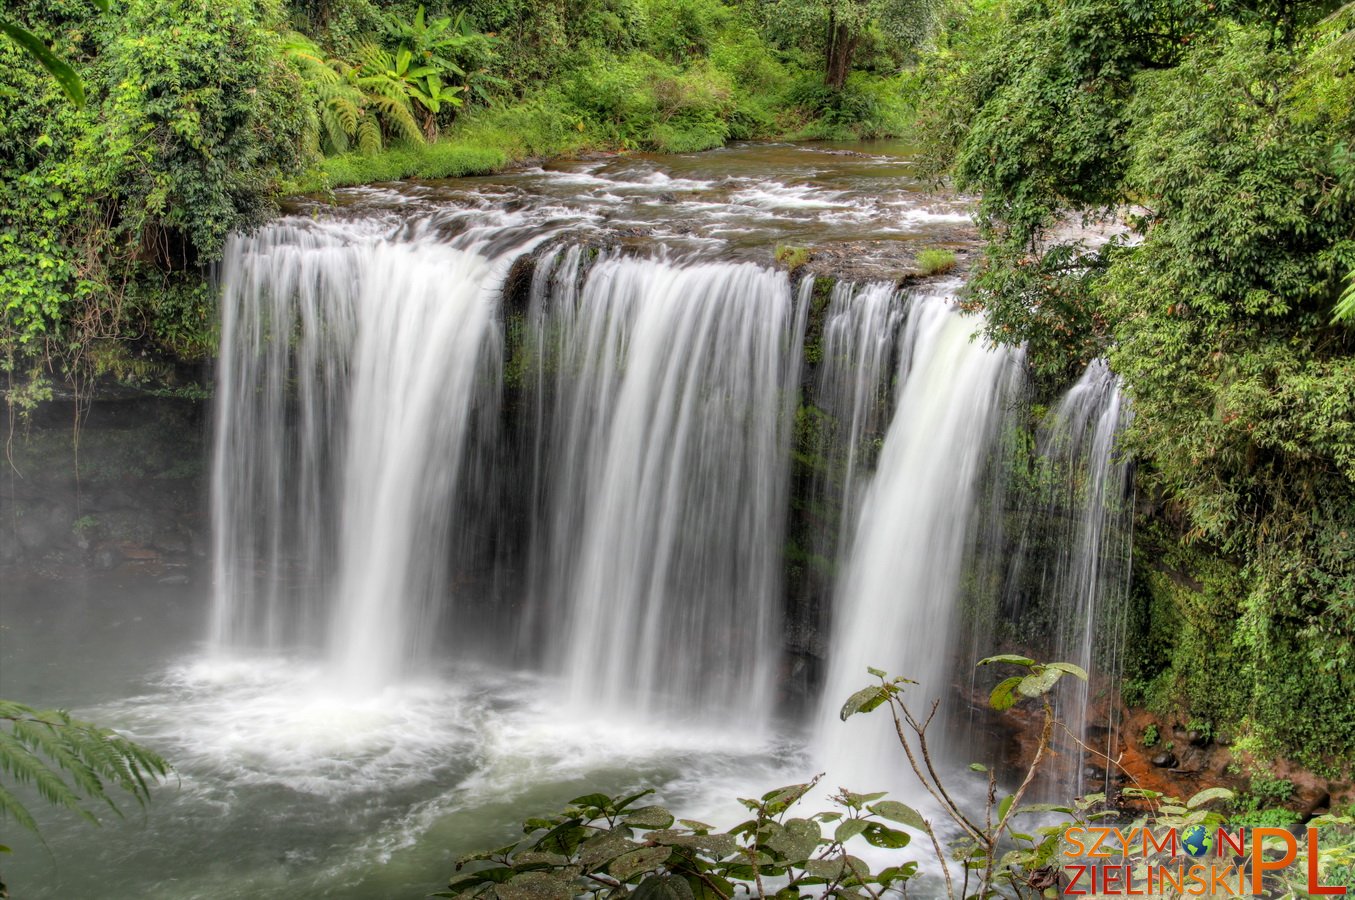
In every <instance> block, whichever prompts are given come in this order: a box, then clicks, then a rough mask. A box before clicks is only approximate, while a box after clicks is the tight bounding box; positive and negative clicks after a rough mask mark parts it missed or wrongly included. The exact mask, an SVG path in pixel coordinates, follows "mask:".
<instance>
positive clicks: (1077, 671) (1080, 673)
mask: <svg viewBox="0 0 1355 900" xmlns="http://www.w3.org/2000/svg"><path fill="white" fill-rule="evenodd" d="M1048 668H1050V669H1058V670H1059V671H1060V672H1063V673H1064V674H1066V675H1072V676H1073V677H1075V678H1081V679H1082V680H1083V681H1086V680H1087V670H1086V669H1084V668H1082V667H1081V666H1075V665H1073V664H1072V663H1067V662H1052V663H1049V665H1048Z"/></svg>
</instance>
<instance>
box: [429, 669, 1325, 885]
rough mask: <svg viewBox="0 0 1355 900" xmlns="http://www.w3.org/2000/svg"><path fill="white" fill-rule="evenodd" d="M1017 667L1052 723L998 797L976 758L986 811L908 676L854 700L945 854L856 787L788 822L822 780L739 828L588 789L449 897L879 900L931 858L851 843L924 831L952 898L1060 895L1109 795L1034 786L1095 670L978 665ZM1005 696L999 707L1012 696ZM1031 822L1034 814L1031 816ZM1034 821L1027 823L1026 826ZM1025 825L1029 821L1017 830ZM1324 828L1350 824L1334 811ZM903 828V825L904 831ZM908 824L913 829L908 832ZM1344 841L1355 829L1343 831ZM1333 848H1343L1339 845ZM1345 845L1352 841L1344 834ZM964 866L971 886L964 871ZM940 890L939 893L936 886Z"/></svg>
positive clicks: (1200, 803)
mask: <svg viewBox="0 0 1355 900" xmlns="http://www.w3.org/2000/svg"><path fill="white" fill-rule="evenodd" d="M986 664H1006V665H1016V666H1020V667H1022V668H1024V669H1025V670H1027V671H1026V674H1025V675H1021V676H1015V680H1016V681H1018V682H1022V683H1023V684H1025V685H1026V687H1023V688H1022V689H1021V690H1020V694H1021V695H1022V696H1028V697H1037V698H1042V699H1043V703H1042V706H1043V709H1044V728H1043V730H1042V732H1041V737H1040V741H1039V747H1038V749H1037V752H1036V754H1035V758H1034V760H1033V762H1032V764H1031V766H1030V768H1029V769H1028V770H1027V772H1026V773H1025V777H1024V779H1023V780H1022V781H1021V784H1020V786H1019V787H1018V788H1017V789H1016V790H1015V791H1014V792H1013V793H1011V794H1008V795H1005V796H1003V797H1002V799H1001V800H998V784H997V777H996V774H995V773H993V772H991V771H990V770H989V769H988V768H987V767H985V766H982V765H979V764H977V763H976V764H973V765H971V766H970V768H971V769H972V770H974V771H975V772H978V773H981V774H983V775H986V776H987V802H986V807H985V808H983V809H980V810H977V811H974V812H973V813H972V814H969V813H966V811H964V810H962V809H961V808H960V806H959V805H958V804H956V803H955V801H954V800H953V798H952V792H951V791H950V790H948V789H947V787H946V786H945V785H944V784H943V783H942V782H941V780H940V778H939V776H938V774H937V770H936V767H935V765H934V762H933V759H932V757H931V754H930V750H929V748H928V744H927V728H928V726H929V725H930V723H931V721H932V718H931V716H925V717H923V718H921V719H919V718H918V717H916V716H914V715H913V713H912V711H911V710H910V709H909V708H908V705H907V702H906V700H905V691H906V686H907V685H910V684H913V683H914V682H912V681H909V680H908V679H906V678H901V677H891V676H889V675H888V674H886V673H885V672H882V671H880V670H879V669H869V670H868V671H869V672H870V674H871V675H872V676H874V677H875V678H876V680H877V682H878V683H876V684H872V685H870V686H868V687H866V688H863V689H862V690H861V691H858V692H856V693H855V694H853V695H852V697H850V698H849V699H848V700H847V702H846V703H845V704H844V705H843V708H842V718H844V719H846V718H848V717H850V716H852V715H856V714H861V713H869V712H871V711H873V710H877V709H881V708H884V709H887V710H888V711H889V712H890V714H891V716H892V717H893V719H894V722H895V725H896V731H897V734H898V739H899V743H900V747H901V749H902V750H903V751H904V755H905V756H906V758H907V760H908V763H909V767H910V768H911V769H912V771H913V773H914V775H915V776H916V777H917V779H918V780H919V782H920V783H921V784H922V786H923V787H924V788H925V789H926V790H927V791H928V793H929V794H931V796H932V798H933V800H935V801H936V805H937V807H938V809H939V810H940V811H941V812H942V814H943V815H945V816H946V817H948V818H949V819H950V820H951V821H952V822H953V823H954V825H955V826H956V827H957V828H958V829H959V831H960V832H961V834H960V835H959V836H958V837H957V838H952V839H951V840H949V841H948V842H947V843H948V849H949V853H948V852H947V851H946V850H943V849H942V845H941V843H940V840H939V838H938V832H937V831H936V829H935V828H934V826H933V825H932V823H931V822H930V821H929V820H927V819H926V818H924V817H923V816H922V815H921V814H920V813H919V812H918V811H917V810H915V809H913V808H912V807H910V806H908V805H906V804H904V803H900V802H898V801H895V800H887V799H884V798H885V795H884V794H882V793H873V794H857V793H853V792H852V791H849V790H846V789H843V790H841V791H839V793H838V794H836V795H834V796H832V797H831V798H830V799H831V800H832V801H833V803H834V804H835V805H836V807H837V808H836V809H834V810H829V811H826V812H820V813H815V814H813V815H810V816H806V817H803V818H788V816H789V815H790V813H791V811H792V809H793V807H794V806H795V805H796V804H797V803H799V801H800V800H801V799H802V798H803V797H805V796H806V795H807V794H808V793H809V792H810V791H811V790H812V789H813V787H814V786H815V784H816V783H817V781H818V779H817V778H815V779H813V780H811V781H809V782H807V783H804V784H794V785H788V786H786V787H783V788H776V789H774V790H771V791H768V792H767V793H765V794H763V795H762V797H761V798H760V799H741V800H740V802H741V803H742V804H743V805H744V806H745V807H746V808H747V809H748V810H749V811H750V812H751V813H752V815H753V817H752V818H751V819H749V820H747V821H745V822H742V823H741V824H739V825H736V826H734V827H733V828H730V829H729V830H727V831H717V830H716V829H715V827H714V826H711V825H707V824H704V823H701V822H695V821H691V820H687V819H683V820H681V821H676V822H675V817H674V815H673V814H672V813H671V812H669V811H668V810H666V809H664V808H662V807H658V806H646V807H639V808H635V807H634V804H635V803H636V802H638V801H639V800H641V799H643V798H644V797H646V796H648V795H649V794H650V793H651V792H650V791H642V792H640V793H637V794H632V795H631V796H628V797H616V798H613V797H608V796H606V795H604V794H588V795H585V796H583V797H577V798H575V799H574V800H572V801H570V805H569V806H568V807H566V808H565V809H564V810H563V811H562V812H560V813H559V814H557V815H554V816H550V817H546V818H532V819H528V820H527V822H526V823H525V824H524V826H523V832H524V834H526V835H527V837H526V838H525V839H523V840H520V841H517V842H515V843H512V844H509V845H507V846H505V847H500V848H498V849H495V850H489V851H484V852H480V853H472V854H470V855H468V856H464V857H462V858H461V859H460V860H459V861H458V862H457V870H458V871H461V870H463V869H465V870H466V871H465V872H464V873H463V874H460V875H456V876H454V877H453V878H452V879H451V882H450V883H449V890H447V891H444V892H442V893H439V894H437V895H436V896H439V897H461V898H473V897H486V898H492V897H500V898H520V897H523V896H525V895H530V896H533V897H542V898H557V900H568V898H571V897H577V896H585V897H600V896H607V897H617V896H622V895H634V896H635V897H637V898H644V897H650V898H652V897H656V896H662V897H671V898H687V900H696V898H701V900H732V898H734V897H735V896H752V897H765V896H769V895H773V894H774V895H775V896H776V897H781V898H792V897H803V896H807V895H813V896H833V897H862V896H868V897H877V898H878V897H880V896H881V895H882V892H883V890H885V889H889V890H894V891H898V892H899V893H901V894H904V895H906V894H907V893H908V892H909V882H910V881H911V880H912V879H914V878H915V877H917V875H918V873H919V870H920V864H919V862H918V861H916V860H912V859H899V860H897V861H893V860H891V861H890V863H891V864H889V865H887V866H885V867H884V868H882V869H879V870H878V871H872V870H871V868H870V866H869V865H868V864H867V863H866V862H865V861H864V860H862V859H860V858H859V857H856V856H853V855H851V853H850V852H849V843H850V842H851V841H853V840H857V839H860V840H864V841H865V842H866V843H868V844H870V845H871V846H873V847H877V848H882V849H885V850H903V849H906V848H909V847H910V846H911V845H912V838H913V835H914V834H920V835H923V836H924V837H926V838H927V841H928V843H929V844H930V847H929V850H928V852H930V853H932V855H933V858H934V860H935V862H936V869H935V870H933V873H932V874H934V875H935V874H939V875H940V876H941V878H942V879H943V883H944V888H945V891H944V896H945V897H947V898H949V900H960V898H962V897H1016V898H1018V900H1033V898H1036V897H1040V896H1048V892H1049V891H1053V890H1056V888H1057V885H1058V873H1057V866H1058V854H1059V852H1060V849H1061V847H1062V839H1063V835H1064V832H1065V829H1067V828H1068V827H1069V826H1070V825H1080V826H1084V827H1085V826H1086V825H1088V824H1089V823H1091V822H1094V821H1096V820H1098V819H1101V818H1104V817H1107V816H1119V813H1118V812H1116V811H1114V810H1103V809H1102V807H1103V806H1104V805H1105V801H1106V797H1105V795H1104V794H1093V795H1090V796H1087V797H1080V798H1077V799H1075V800H1073V801H1071V802H1069V803H1067V804H1057V803H1055V804H1049V803H1032V804H1026V803H1023V802H1022V801H1023V798H1024V796H1025V794H1026V792H1027V789H1028V788H1029V787H1030V786H1031V784H1032V782H1033V780H1034V777H1035V775H1036V773H1037V771H1038V769H1039V767H1040V764H1041V762H1042V760H1043V759H1045V758H1046V756H1047V751H1048V750H1049V747H1050V739H1051V735H1052V733H1053V728H1054V727H1055V726H1056V725H1057V723H1056V722H1055V720H1054V718H1053V706H1052V704H1051V703H1049V702H1048V700H1047V695H1048V693H1049V691H1051V690H1052V689H1053V688H1054V686H1055V685H1056V684H1057V683H1058V681H1059V679H1060V678H1061V677H1062V675H1064V674H1071V675H1074V676H1075V677H1080V678H1085V677H1086V673H1085V672H1083V671H1082V670H1081V669H1079V668H1078V667H1076V666H1072V665H1069V664H1066V663H1039V662H1036V661H1035V660H1032V659H1029V658H1026V657H1021V656H1015V655H1004V656H995V657H991V658H989V659H986V660H983V662H982V663H980V665H986ZM1005 702H1006V701H1005V699H1001V700H999V699H996V698H995V704H996V705H1001V704H1004V703H1005ZM1124 793H1125V795H1126V796H1127V797H1128V798H1129V799H1130V802H1132V803H1136V804H1139V805H1141V807H1142V808H1144V809H1145V812H1144V813H1143V814H1142V815H1140V816H1139V817H1138V818H1137V819H1136V821H1135V822H1134V825H1133V827H1135V828H1145V827H1152V828H1155V829H1156V828H1182V827H1185V826H1189V825H1195V824H1203V825H1205V826H1206V827H1214V826H1217V825H1220V824H1222V823H1223V822H1224V821H1226V818H1225V816H1224V815H1223V814H1221V813H1220V812H1218V811H1217V810H1216V809H1214V808H1211V807H1212V806H1214V805H1217V804H1224V803H1228V802H1230V801H1232V800H1233V799H1234V797H1233V792H1232V791H1230V790H1228V789H1226V788H1218V787H1215V788H1206V789H1205V790H1202V791H1199V792H1198V793H1196V794H1195V795H1194V796H1192V797H1191V798H1190V799H1189V800H1186V801H1181V800H1179V799H1177V798H1174V797H1164V796H1163V795H1161V794H1159V793H1156V792H1152V791H1144V790H1138V789H1130V790H1126V791H1125V792H1124ZM1022 817H1028V818H1025V819H1024V820H1023V819H1022ZM1027 822H1028V823H1030V824H1025V823H1027ZM1018 823H1020V827H1018ZM1324 824H1346V825H1348V824H1349V820H1341V819H1332V820H1329V821H1328V822H1327V823H1324ZM830 825H831V832H829V831H828V830H827V829H826V828H825V826H830ZM896 825H898V826H902V828H898V827H895V826H896ZM905 829H906V830H905ZM1342 837H1343V838H1344V837H1346V836H1345V835H1342ZM1328 844H1329V845H1333V844H1335V842H1328ZM1335 846H1338V847H1345V846H1346V843H1345V841H1344V840H1343V841H1342V842H1341V843H1339V844H1335ZM1324 852H1329V853H1330V855H1329V856H1328V857H1324V861H1325V864H1328V865H1331V864H1342V863H1344V862H1345V861H1346V860H1347V856H1348V852H1349V851H1348V849H1347V850H1331V851H1324ZM953 866H959V867H960V869H961V871H962V872H963V880H959V879H958V878H957V877H956V876H955V875H953V874H952V867H953ZM927 890H928V893H929V894H930V895H937V894H939V891H938V889H937V888H936V887H935V886H933V885H929V886H928V888H927Z"/></svg>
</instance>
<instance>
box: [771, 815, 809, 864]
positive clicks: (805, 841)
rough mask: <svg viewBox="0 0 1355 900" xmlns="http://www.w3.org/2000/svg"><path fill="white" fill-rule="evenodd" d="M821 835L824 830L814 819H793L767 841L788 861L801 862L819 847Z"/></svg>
mask: <svg viewBox="0 0 1355 900" xmlns="http://www.w3.org/2000/svg"><path fill="white" fill-rule="evenodd" d="M820 837H822V832H821V831H820V830H819V823H818V822H815V821H814V820H812V819H791V820H789V821H788V822H786V824H785V826H784V827H783V828H782V829H781V830H780V832H779V833H777V834H775V835H774V836H773V837H771V838H770V839H769V840H768V841H767V846H768V847H769V848H771V849H772V850H775V851H777V852H778V853H780V854H781V855H782V857H784V858H785V860H786V861H787V862H790V863H800V862H803V861H804V860H806V859H809V857H811V856H812V855H813V854H814V851H815V850H817V849H819V838H820Z"/></svg>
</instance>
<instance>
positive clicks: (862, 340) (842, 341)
mask: <svg viewBox="0 0 1355 900" xmlns="http://www.w3.org/2000/svg"><path fill="white" fill-rule="evenodd" d="M902 310H903V305H902V303H901V300H900V297H899V293H898V291H897V289H896V288H895V287H894V285H892V284H888V283H884V282H876V283H872V284H867V285H863V286H857V285H855V284H852V283H851V282H838V283H837V284H836V285H834V286H833V293H832V296H831V298H830V300H829V303H828V312H827V318H826V321H825V322H824V327H823V361H822V363H821V366H820V369H819V377H818V385H817V389H816V391H815V400H816V402H817V404H818V406H819V407H820V408H822V409H823V410H824V411H825V412H827V413H828V414H829V415H831V416H833V417H834V419H835V420H836V421H837V423H838V427H837V428H836V429H834V430H833V432H832V433H831V434H824V435H822V436H821V439H820V440H819V442H818V443H819V452H820V454H821V455H822V456H823V457H825V458H832V460H833V462H834V463H836V467H837V469H838V471H839V472H840V475H839V476H838V477H837V478H832V479H822V482H826V483H822V482H821V483H820V484H816V485H815V493H816V495H817V496H818V497H819V498H821V499H822V502H825V503H827V504H830V505H833V506H835V507H836V508H837V509H838V518H839V521H840V523H841V525H840V527H839V528H838V529H837V535H836V536H835V541H834V543H835V546H833V547H831V548H828V550H829V552H831V553H832V555H833V556H835V557H836V556H840V555H841V552H842V550H843V549H844V548H845V547H846V546H847V545H848V544H849V543H850V541H851V527H852V525H854V524H855V518H856V510H857V505H858V502H859V499H860V498H859V496H858V494H859V480H858V477H857V476H858V475H859V474H860V470H861V468H862V464H863V462H867V460H863V458H862V457H863V456H870V455H871V454H870V453H869V450H868V448H866V447H864V446H863V445H864V443H865V442H866V440H867V437H868V436H874V435H877V434H880V433H882V432H883V430H884V427H885V425H886V424H887V423H886V422H884V421H882V420H883V419H884V416H885V412H886V411H887V410H888V408H889V407H888V396H889V387H890V385H889V375H890V374H891V370H890V365H891V363H893V362H894V361H895V360H894V353H895V348H896V346H897V343H898V334H897V331H898V327H899V323H900V319H901V318H902V315H903V313H902ZM868 462H872V463H873V462H874V460H873V458H872V459H869V460H868Z"/></svg>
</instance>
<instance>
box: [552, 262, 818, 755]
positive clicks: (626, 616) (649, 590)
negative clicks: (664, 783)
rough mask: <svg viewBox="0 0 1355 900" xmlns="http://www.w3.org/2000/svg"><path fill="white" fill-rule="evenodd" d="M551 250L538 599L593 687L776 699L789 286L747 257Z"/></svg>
mask: <svg viewBox="0 0 1355 900" xmlns="http://www.w3.org/2000/svg"><path fill="white" fill-rule="evenodd" d="M577 265H578V259H577V254H574V255H569V254H566V255H565V256H564V257H563V258H562V259H559V260H555V261H552V262H551V263H550V264H549V265H547V266H545V267H543V269H542V271H541V273H539V274H542V273H544V277H546V278H548V279H550V280H551V283H552V285H553V288H552V289H550V290H538V291H534V292H533V294H534V309H533V310H532V311H531V316H530V320H531V326H530V327H531V329H532V332H531V333H532V343H533V344H534V345H535V346H536V347H537V349H538V354H539V356H538V362H537V365H538V368H539V371H541V372H550V373H553V377H552V378H547V379H545V380H544V381H543V382H542V383H541V385H540V392H541V393H540V397H539V402H540V403H541V411H540V419H539V422H540V425H539V428H538V438H537V440H538V446H539V450H538V452H537V454H536V457H537V465H538V470H539V472H540V473H541V474H540V475H539V477H538V481H539V483H541V484H542V485H544V486H545V487H544V504H545V510H546V516H547V518H546V520H545V521H546V531H547V533H545V534H542V535H541V536H540V538H539V540H538V545H537V547H536V555H537V563H536V569H537V571H538V572H539V573H540V574H541V577H540V578H539V580H538V588H537V591H538V594H539V596H538V598H537V602H538V604H539V605H540V606H542V607H543V609H544V613H543V614H542V615H543V618H544V619H545V621H546V622H547V623H548V624H547V628H548V629H549V631H550V633H551V635H552V636H553V637H552V639H551V641H550V642H549V643H550V647H551V655H552V657H553V658H554V661H555V664H556V666H557V667H558V668H559V669H560V670H561V671H563V673H564V675H565V678H566V681H567V685H568V691H569V696H570V699H571V700H572V701H573V702H574V703H575V704H576V705H578V706H579V707H582V708H588V709H592V710H598V709H601V710H608V711H611V712H613V713H615V712H618V711H622V710H624V711H625V712H626V713H627V714H628V715H631V716H636V715H639V716H641V717H644V715H645V714H646V713H655V712H658V713H663V714H665V715H669V716H674V715H676V716H691V715H696V716H699V717H700V718H703V719H705V720H706V721H716V722H718V721H724V720H726V716H727V715H729V714H731V713H733V714H737V715H738V716H739V718H738V721H740V722H741V723H742V724H743V726H744V727H748V728H749V729H750V730H755V729H756V725H757V723H758V722H761V721H765V720H766V719H767V718H768V717H769V715H770V714H771V712H772V706H773V696H774V683H773V682H774V675H775V669H776V665H777V661H778V658H779V655H780V650H779V634H780V627H781V615H780V602H781V577H780V576H781V569H780V552H781V545H782V540H783V537H782V536H783V532H784V516H785V512H784V510H785V507H786V494H787V469H786V460H787V456H788V446H787V422H788V420H789V418H790V413H791V410H792V408H793V407H791V406H790V404H791V403H792V402H793V392H792V391H791V390H789V386H790V385H792V384H794V383H795V379H796V378H797V377H798V368H799V354H798V347H799V336H798V335H797V334H794V333H793V328H794V326H795V322H796V319H795V316H794V309H793V308H792V307H793V304H792V298H791V289H790V284H789V282H788V280H787V279H786V276H785V275H784V274H782V273H779V272H775V271H772V270H769V269H764V268H761V267H758V266H753V265H746V264H726V263H720V264H713V263H706V264H701V265H681V266H678V265H673V264H670V263H667V262H663V261H659V260H653V259H625V258H618V259H603V260H601V261H599V262H597V263H595V264H594V265H593V266H592V267H591V268H590V269H589V270H588V272H587V275H586V278H584V279H583V282H582V284H581V285H580V284H579V283H578V276H577Z"/></svg>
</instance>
